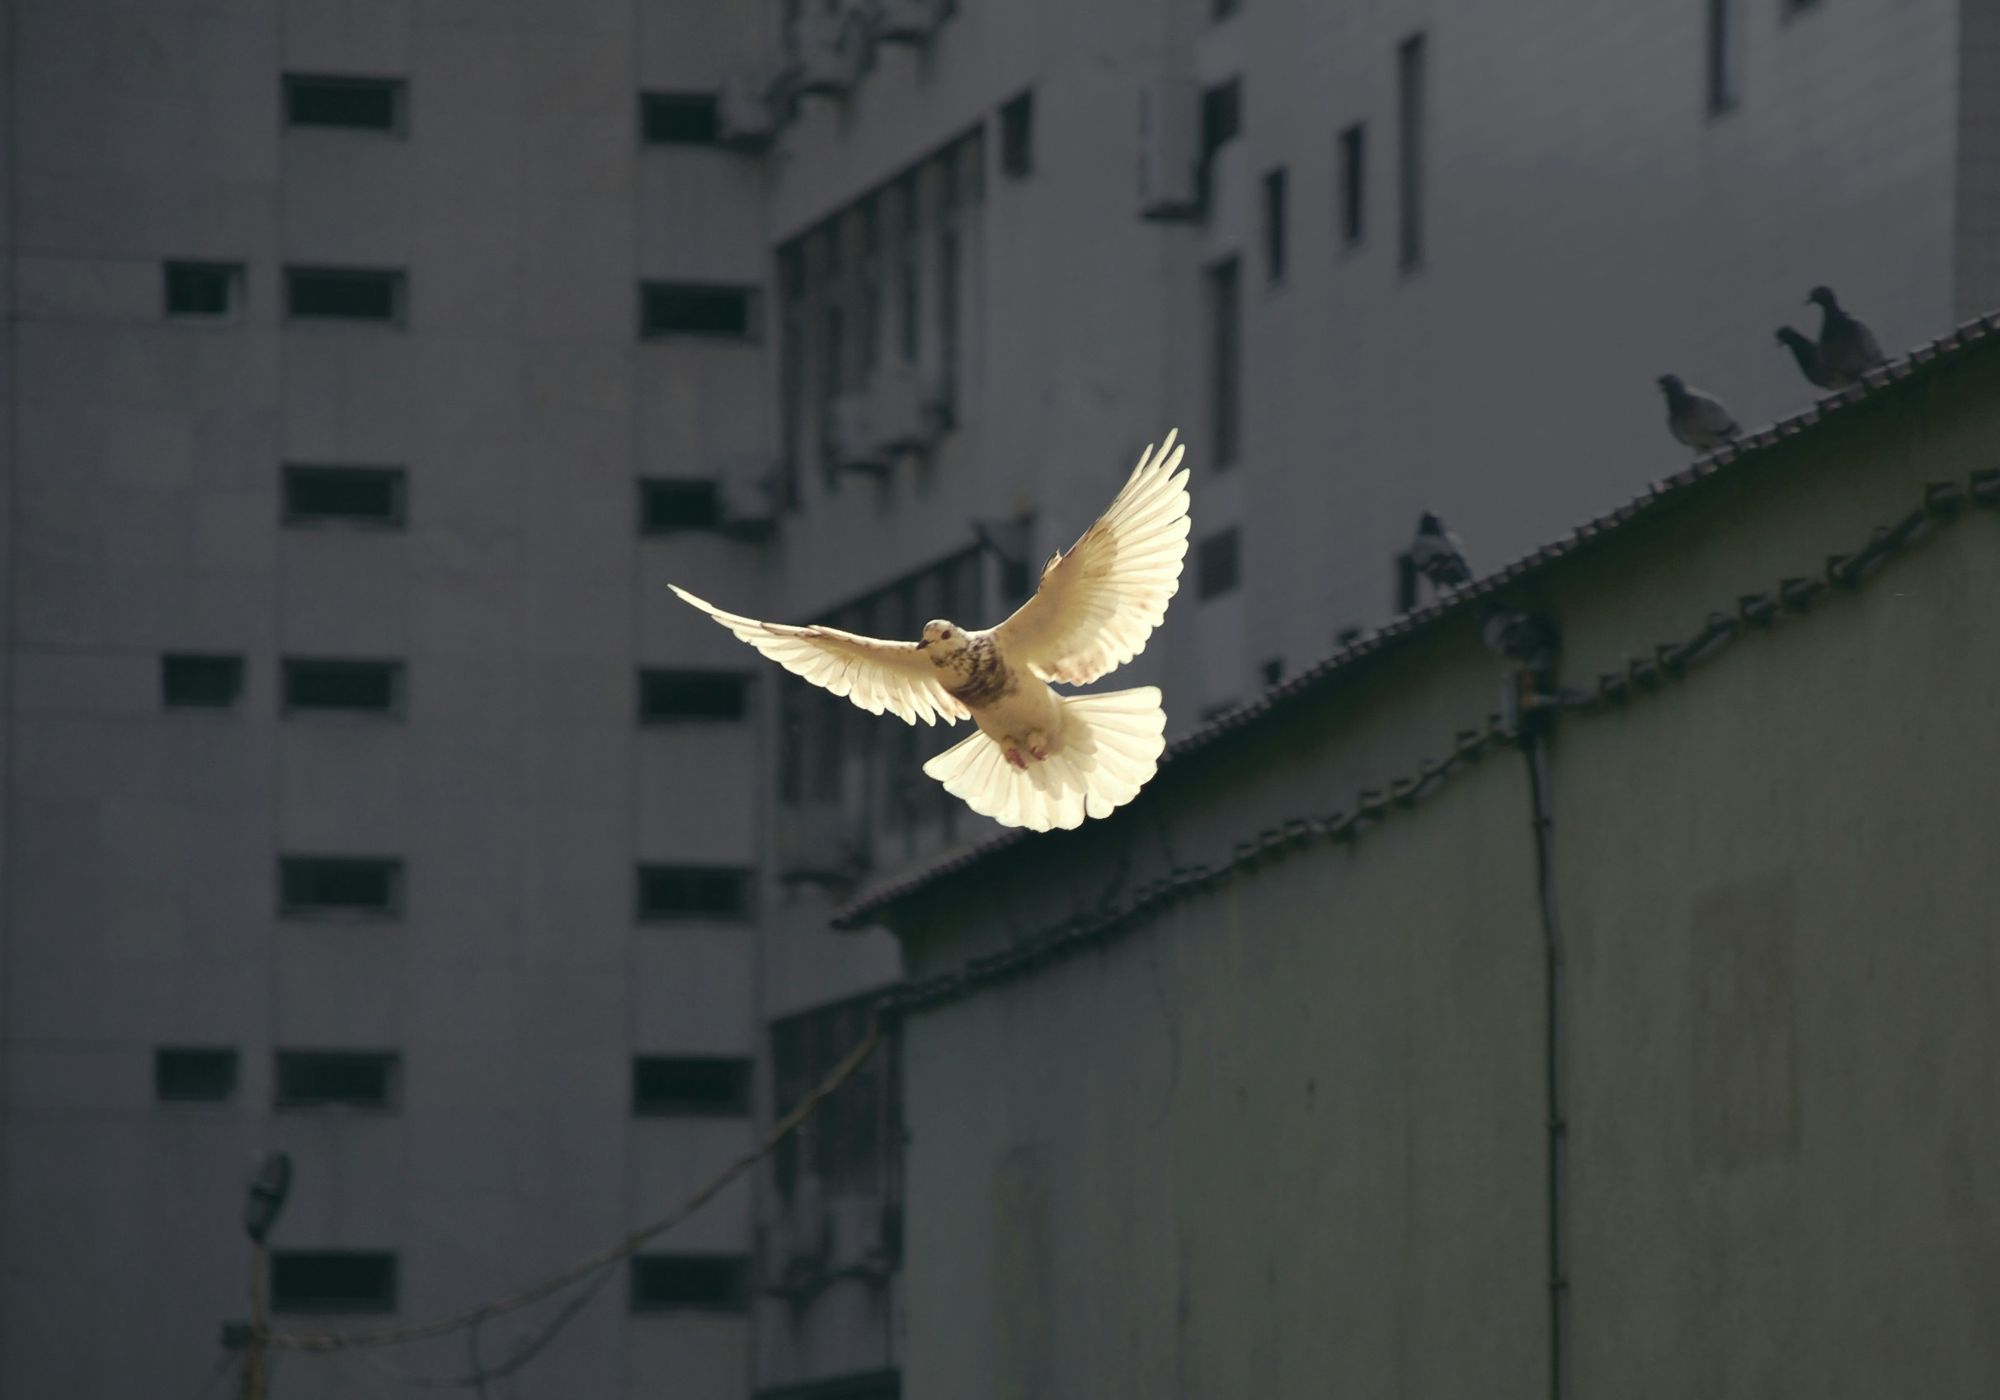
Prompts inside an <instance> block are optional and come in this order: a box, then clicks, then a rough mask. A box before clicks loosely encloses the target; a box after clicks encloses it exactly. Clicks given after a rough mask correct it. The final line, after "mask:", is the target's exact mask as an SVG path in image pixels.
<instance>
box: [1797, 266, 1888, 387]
mask: <svg viewBox="0 0 2000 1400" xmlns="http://www.w3.org/2000/svg"><path fill="white" fill-rule="evenodd" d="M1806 300H1807V301H1808V302H1810V303H1812V304H1813V305H1814V306H1817V307H1818V308H1819V309H1820V311H1821V313H1822V315H1821V319H1820V323H1819V359H1820V363H1821V364H1822V365H1824V366H1826V372H1827V376H1828V377H1829V378H1831V379H1836V380H1838V381H1840V382H1841V383H1842V384H1853V383H1856V382H1858V381H1859V380H1860V379H1861V378H1862V376H1864V375H1866V374H1867V373H1868V371H1869V370H1871V369H1874V368H1875V367H1876V366H1877V365H1881V364H1885V363H1887V359H1886V357H1885V356H1884V355H1883V354H1882V347H1881V345H1879V344H1878V343H1877V342H1876V340H1875V332H1873V331H1871V330H1869V329H1868V327H1867V326H1865V325H1863V324H1862V323H1861V322H1860V321H1857V320H1856V319H1855V318H1854V317H1852V316H1850V315H1848V314H1847V313H1846V312H1845V311H1843V310H1841V307H1840V302H1839V301H1838V300H1837V299H1835V297H1834V295H1833V288H1831V287H1814V288H1813V289H1812V291H1811V293H1810V294H1808V295H1807V297H1806Z"/></svg>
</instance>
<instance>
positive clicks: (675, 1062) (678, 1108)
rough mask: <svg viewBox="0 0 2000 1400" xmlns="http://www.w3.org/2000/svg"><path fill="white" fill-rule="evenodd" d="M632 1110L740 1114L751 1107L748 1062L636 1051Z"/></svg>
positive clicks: (684, 1114)
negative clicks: (645, 1053)
mask: <svg viewBox="0 0 2000 1400" xmlns="http://www.w3.org/2000/svg"><path fill="white" fill-rule="evenodd" d="M632 1112H634V1113H636V1114H638V1115H640V1116H642V1117H698V1118H705V1117H714V1118H740V1117H743V1116H744V1115H746V1114H748V1113H749V1112H750V1061H749V1060H746V1059H721V1058H702V1057H687V1056H673V1055H639V1056H635V1057H634V1058H633V1060H632Z"/></svg>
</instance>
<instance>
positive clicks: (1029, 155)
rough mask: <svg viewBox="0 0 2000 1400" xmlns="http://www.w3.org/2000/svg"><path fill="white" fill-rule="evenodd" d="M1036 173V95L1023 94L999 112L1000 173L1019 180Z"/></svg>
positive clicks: (1031, 93) (1030, 93)
mask: <svg viewBox="0 0 2000 1400" xmlns="http://www.w3.org/2000/svg"><path fill="white" fill-rule="evenodd" d="M1034 170H1035V94H1034V93H1033V92H1024V93H1022V94H1021V95H1020V96H1019V97H1016V98H1014V99H1013V100H1012V101H1010V102H1008V103H1007V104H1006V105H1004V106H1003V107H1001V109H1000V173H1001V174H1002V175H1007V176H1011V177H1012V178H1014V179H1016V180H1018V179H1020V178H1021V177H1022V176H1024V175H1031V174H1033V173H1034Z"/></svg>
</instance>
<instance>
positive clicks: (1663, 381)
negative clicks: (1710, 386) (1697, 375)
mask: <svg viewBox="0 0 2000 1400" xmlns="http://www.w3.org/2000/svg"><path fill="white" fill-rule="evenodd" d="M1660 387H1661V388H1662V389H1665V390H1666V391H1667V393H1668V394H1670V395H1672V394H1678V393H1680V392H1681V391H1682V390H1684V389H1686V388H1687V385H1686V384H1684V383H1682V382H1681V377H1680V376H1679V375H1678V374H1663V375H1661V376H1660Z"/></svg>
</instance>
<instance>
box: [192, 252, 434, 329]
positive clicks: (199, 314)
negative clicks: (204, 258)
mask: <svg viewBox="0 0 2000 1400" xmlns="http://www.w3.org/2000/svg"><path fill="white" fill-rule="evenodd" d="M284 279H285V314H286V315H288V316H290V317H291V318H292V319H293V320H295V321H360V322H374V323H377V324H381V325H401V324H402V323H403V320H404V313H405V309H406V302H407V278H406V277H405V275H404V273H403V272H402V271H401V270H400V269H398V268H375V267H287V268H286V269H285V270H284ZM243 284H244V265H243V264H242V263H240V262H192V261H170V262H168V263H166V264H165V265H164V286H165V296H166V310H167V315H169V316H176V317H189V318H210V319H212V318H216V317H230V316H234V315H235V314H236V313H237V312H238V311H239V310H240V309H241V308H242V305H243V301H244V290H243Z"/></svg>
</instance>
